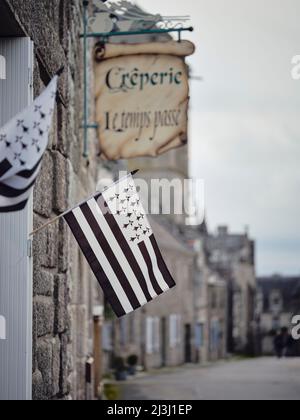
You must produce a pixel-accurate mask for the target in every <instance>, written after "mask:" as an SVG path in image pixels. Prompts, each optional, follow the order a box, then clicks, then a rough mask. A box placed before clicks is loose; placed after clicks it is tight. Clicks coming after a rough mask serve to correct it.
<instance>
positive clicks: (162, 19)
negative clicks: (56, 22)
mask: <svg viewBox="0 0 300 420" xmlns="http://www.w3.org/2000/svg"><path fill="white" fill-rule="evenodd" d="M92 2H93V7H94V11H93V15H92V16H90V15H89V8H90V0H83V34H81V35H80V38H81V39H83V50H84V52H83V53H84V69H83V72H84V112H83V114H84V115H83V119H84V121H83V125H82V128H83V130H84V150H83V156H84V157H85V158H88V156H89V153H88V147H89V145H88V137H89V136H88V132H89V130H90V129H98V127H99V125H98V124H97V123H90V122H89V105H88V100H89V94H88V40H89V39H91V38H94V39H99V40H101V42H102V43H108V42H109V40H110V38H112V37H122V36H124V37H129V36H137V35H164V34H170V33H177V35H178V42H181V39H182V33H183V32H193V30H194V28H193V27H191V26H189V27H185V26H184V22H186V21H189V20H190V18H189V16H160V15H149V14H147V13H145V12H143V11H142V10H141V9H140V8H138V7H137V6H135V5H134V4H132V3H130V2H129V1H125V0H124V1H123V0H117V1H114V2H113V3H111V4H110V2H109V1H108V2H106V3H104V2H102V0H92ZM107 3H109V5H107ZM97 19H98V21H97ZM99 19H100V22H99ZM100 23H101V27H103V25H104V26H105V27H106V28H109V31H106V32H97V30H95V29H93V28H95V27H96V28H97V27H98V26H97V24H98V25H99V26H100ZM90 28H91V29H90ZM124 28H128V30H124Z"/></svg>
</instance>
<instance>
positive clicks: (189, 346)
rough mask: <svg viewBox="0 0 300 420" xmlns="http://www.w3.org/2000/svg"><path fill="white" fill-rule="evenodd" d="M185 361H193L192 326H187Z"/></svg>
mask: <svg viewBox="0 0 300 420" xmlns="http://www.w3.org/2000/svg"><path fill="white" fill-rule="evenodd" d="M184 342H185V363H192V326H191V325H190V324H186V326H185V341H184Z"/></svg>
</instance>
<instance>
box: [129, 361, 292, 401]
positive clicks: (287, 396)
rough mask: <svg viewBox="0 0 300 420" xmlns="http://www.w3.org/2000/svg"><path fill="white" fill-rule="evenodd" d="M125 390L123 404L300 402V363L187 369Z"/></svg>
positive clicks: (244, 363)
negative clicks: (126, 401)
mask: <svg viewBox="0 0 300 420" xmlns="http://www.w3.org/2000/svg"><path fill="white" fill-rule="evenodd" d="M122 390H123V399H124V400H299V399H300V359H284V360H277V359H275V358H261V359H253V360H252V359H251V360H250V359H249V360H239V361H232V362H221V363H218V364H216V365H212V366H208V367H204V368H195V367H192V366H191V367H185V368H182V369H177V370H174V371H169V372H168V371H166V372H163V373H157V374H156V373H154V374H151V375H149V376H145V377H143V378H138V379H135V380H133V381H131V382H128V383H126V384H124V385H122Z"/></svg>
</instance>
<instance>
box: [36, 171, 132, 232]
mask: <svg viewBox="0 0 300 420" xmlns="http://www.w3.org/2000/svg"><path fill="white" fill-rule="evenodd" d="M138 172H139V170H136V171H133V172H131V173H130V174H128V175H127V176H126V177H124V178H127V177H128V176H130V175H131V176H134V175H136V174H137V173H138ZM119 181H121V180H119ZM119 181H118V182H119ZM113 185H114V184H113ZM100 195H101V192H100V191H96V193H95V194H93V195H92V196H90V197H89V198H86V199H85V200H83V201H82V202H81V203H79V204H76V206H74V207H72V208H71V209H70V210H66V211H65V212H64V213H62V214H60V215H59V216H56V217H55V218H54V219H52V220H49V222H47V223H45V224H44V225H43V226H41V227H39V228H37V229H35V230H33V231H32V232H30V234H29V236H33V235H36V234H37V233H39V232H40V231H41V230H44V229H45V228H46V227H48V226H50V225H52V224H53V223H55V222H57V221H58V220H60V219H61V218H62V217H64V216H66V215H67V214H68V213H70V212H71V211H72V210H74V209H76V207H79V206H81V205H82V204H84V203H86V202H87V201H89V200H91V199H92V198H95V197H97V196H100Z"/></svg>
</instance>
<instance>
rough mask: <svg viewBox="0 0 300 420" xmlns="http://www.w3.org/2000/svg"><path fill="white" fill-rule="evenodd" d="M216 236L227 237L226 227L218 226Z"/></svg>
mask: <svg viewBox="0 0 300 420" xmlns="http://www.w3.org/2000/svg"><path fill="white" fill-rule="evenodd" d="M218 234H219V236H221V237H224V236H227V235H228V227H227V226H219V227H218Z"/></svg>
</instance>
